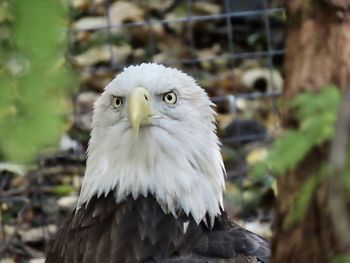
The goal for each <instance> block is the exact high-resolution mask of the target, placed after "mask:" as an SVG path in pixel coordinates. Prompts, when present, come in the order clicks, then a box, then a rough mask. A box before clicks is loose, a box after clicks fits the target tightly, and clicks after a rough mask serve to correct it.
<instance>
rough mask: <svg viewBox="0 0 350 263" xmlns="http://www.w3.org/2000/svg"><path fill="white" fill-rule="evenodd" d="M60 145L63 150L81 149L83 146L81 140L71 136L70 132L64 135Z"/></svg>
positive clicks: (74, 150)
mask: <svg viewBox="0 0 350 263" xmlns="http://www.w3.org/2000/svg"><path fill="white" fill-rule="evenodd" d="M59 146H60V150H61V151H73V152H78V151H81V146H80V144H79V142H78V141H76V140H74V139H72V138H71V137H69V136H68V134H63V135H62V137H61V139H60V143H59Z"/></svg>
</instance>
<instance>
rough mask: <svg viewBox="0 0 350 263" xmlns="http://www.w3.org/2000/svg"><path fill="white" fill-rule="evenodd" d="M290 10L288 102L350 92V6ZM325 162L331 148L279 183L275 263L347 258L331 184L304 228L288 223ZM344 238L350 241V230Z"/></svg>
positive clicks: (316, 0) (316, 3) (297, 0)
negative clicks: (329, 89) (326, 90)
mask: <svg viewBox="0 0 350 263" xmlns="http://www.w3.org/2000/svg"><path fill="white" fill-rule="evenodd" d="M286 6H287V16H288V29H287V41H286V58H285V73H286V81H285V83H286V84H285V100H286V101H290V99H291V98H293V97H294V96H295V95H298V94H299V93H300V92H302V91H306V90H308V91H318V90H319V89H321V88H322V87H324V86H325V85H327V84H335V85H337V86H339V87H340V88H341V89H342V90H346V89H349V86H348V85H349V84H350V0H288V1H286ZM286 104H287V103H286ZM326 106H327V105H325V107H326ZM283 115H284V126H285V127H286V128H290V127H295V126H296V125H298V123H296V121H295V120H293V119H292V118H291V112H288V110H287V109H285V110H284V114H283ZM327 160H329V144H327V145H323V146H321V147H319V148H318V149H315V150H313V151H312V152H311V153H310V154H309V155H308V156H307V157H306V158H305V159H304V160H303V162H302V163H301V164H299V165H298V167H296V168H295V169H294V170H293V171H290V172H288V173H287V174H286V175H284V176H281V177H280V178H279V180H278V202H277V212H276V221H275V226H274V227H275V229H274V231H275V237H274V240H273V248H272V249H273V256H272V262H276V263H280V262H307V263H309V262H317V263H322V262H329V260H330V257H332V256H334V255H339V254H340V255H344V254H346V253H348V252H349V246H348V244H344V242H342V241H343V239H342V238H340V237H339V235H338V234H339V233H338V232H339V231H338V232H337V231H336V228H337V227H335V224H333V223H332V222H334V217H332V213H331V211H332V209H331V207H330V206H329V204H330V203H329V181H323V182H322V183H321V185H320V186H318V187H317V189H316V190H315V192H314V194H313V196H312V198H311V201H310V203H309V206H308V209H307V212H306V214H305V216H304V217H303V219H302V220H301V221H300V222H298V223H297V224H295V225H293V226H289V227H288V226H287V225H286V223H285V222H286V218H287V217H288V215H289V213H290V212H291V211H292V207H293V204H294V202H295V198H296V196H297V195H298V194H299V190H300V188H301V186H302V185H303V184H304V183H305V181H306V180H307V179H308V178H310V176H311V175H313V174H315V173H316V171H317V170H318V168H319V166H320V163H321V161H327ZM276 161H278V160H276ZM337 233H338V234H337ZM345 234H347V235H349V236H350V229H349V233H345Z"/></svg>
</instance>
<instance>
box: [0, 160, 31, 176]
mask: <svg viewBox="0 0 350 263" xmlns="http://www.w3.org/2000/svg"><path fill="white" fill-rule="evenodd" d="M3 172H10V173H13V174H17V175H20V176H24V175H25V174H26V172H27V169H26V168H25V167H24V166H23V165H19V164H14V163H1V162H0V174H1V173H3Z"/></svg>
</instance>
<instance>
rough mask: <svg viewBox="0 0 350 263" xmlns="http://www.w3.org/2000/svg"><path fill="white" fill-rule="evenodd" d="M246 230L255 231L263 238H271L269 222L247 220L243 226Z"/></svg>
mask: <svg viewBox="0 0 350 263" xmlns="http://www.w3.org/2000/svg"><path fill="white" fill-rule="evenodd" d="M244 227H245V228H246V229H247V230H249V231H251V232H253V233H256V234H258V235H260V236H262V237H264V238H268V239H269V238H271V237H272V231H271V224H270V223H265V222H264V223H262V222H259V221H253V222H247V223H245V226H244Z"/></svg>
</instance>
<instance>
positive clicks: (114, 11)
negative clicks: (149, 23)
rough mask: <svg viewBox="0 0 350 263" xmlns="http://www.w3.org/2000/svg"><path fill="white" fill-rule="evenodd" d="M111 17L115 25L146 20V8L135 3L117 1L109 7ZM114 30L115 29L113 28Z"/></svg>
mask: <svg viewBox="0 0 350 263" xmlns="http://www.w3.org/2000/svg"><path fill="white" fill-rule="evenodd" d="M108 14H109V18H110V20H111V22H112V24H113V25H120V24H124V23H128V22H140V21H143V20H144V10H143V9H141V8H140V7H138V6H137V5H135V4H134V3H130V2H126V1H116V2H114V3H113V4H112V5H111V6H110V7H109V13H108ZM112 31H115V29H113V28H112Z"/></svg>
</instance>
